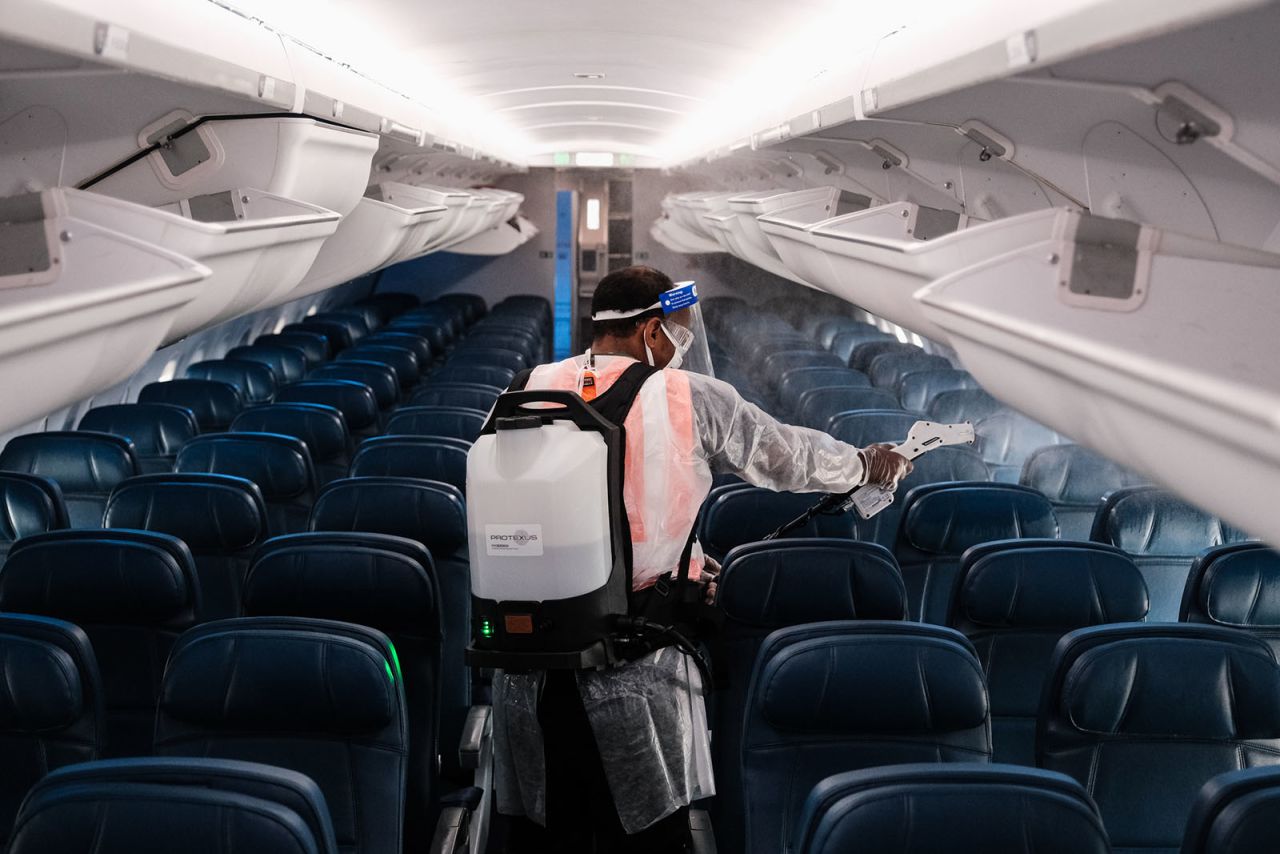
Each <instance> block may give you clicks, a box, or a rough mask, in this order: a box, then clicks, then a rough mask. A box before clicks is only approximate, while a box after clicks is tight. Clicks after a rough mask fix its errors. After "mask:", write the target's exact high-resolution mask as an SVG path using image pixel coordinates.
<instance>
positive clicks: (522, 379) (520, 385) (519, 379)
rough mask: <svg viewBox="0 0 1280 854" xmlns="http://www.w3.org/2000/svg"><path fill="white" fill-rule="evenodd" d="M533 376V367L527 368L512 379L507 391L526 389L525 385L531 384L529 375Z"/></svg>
mask: <svg viewBox="0 0 1280 854" xmlns="http://www.w3.org/2000/svg"><path fill="white" fill-rule="evenodd" d="M531 376H533V368H525V369H524V370H523V371H521V372H520V373H518V374H516V375H515V377H514V378H513V379H512V380H511V385H509V386H507V391H524V389H525V386H527V385H529V377H531Z"/></svg>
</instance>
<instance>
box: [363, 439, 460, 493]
mask: <svg viewBox="0 0 1280 854" xmlns="http://www.w3.org/2000/svg"><path fill="white" fill-rule="evenodd" d="M470 449H471V443H470V442H466V441H463V440H462V439H447V438H443V437H438V436H395V435H392V436H377V437H375V438H373V439H369V440H367V441H365V442H362V443H361V444H360V448H359V449H358V450H357V451H356V455H355V456H354V457H352V458H351V476H352V477H413V478H421V479H422V480H438V481H442V482H444V483H447V484H450V485H451V486H455V487H457V488H458V489H459V490H461V491H463V492H465V491H466V488H467V452H468V451H469V450H470Z"/></svg>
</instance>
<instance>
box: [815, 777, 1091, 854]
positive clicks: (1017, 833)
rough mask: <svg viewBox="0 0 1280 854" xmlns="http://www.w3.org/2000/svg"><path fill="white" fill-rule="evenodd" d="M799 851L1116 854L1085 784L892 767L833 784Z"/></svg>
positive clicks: (824, 789) (824, 786)
mask: <svg viewBox="0 0 1280 854" xmlns="http://www.w3.org/2000/svg"><path fill="white" fill-rule="evenodd" d="M799 837H800V842H799V844H798V845H797V846H796V847H795V850H796V851H797V852H798V854H846V852H851V851H866V852H876V854H926V852H927V854H995V852H1000V854H1015V852H1019V854H1029V852H1035V854H1109V852H1110V851H1111V843H1110V842H1109V841H1108V839H1107V831H1106V829H1105V828H1103V826H1102V819H1101V818H1100V817H1099V816H1098V808H1097V807H1095V806H1094V804H1093V801H1092V800H1090V798H1089V796H1088V795H1087V794H1085V791H1084V789H1083V788H1081V786H1080V784H1079V783H1077V782H1076V781H1075V780H1072V779H1071V778H1070V777H1067V776H1065V775H1063V774H1055V773H1053V772H1051V771H1037V770H1033V769H1031V768H1018V767H1015V766H1012V765H974V764H965V765H961V764H952V765H937V764H921V765H891V766H889V767H887V768H869V769H866V770H863V771H850V772H847V773H845V774H837V775H835V776H832V777H828V778H827V779H825V780H823V781H822V782H821V783H819V784H818V785H817V786H815V787H814V790H813V791H812V792H811V793H810V795H809V801H808V803H807V804H806V805H805V811H804V816H803V818H802V819H801V822H800V830H799Z"/></svg>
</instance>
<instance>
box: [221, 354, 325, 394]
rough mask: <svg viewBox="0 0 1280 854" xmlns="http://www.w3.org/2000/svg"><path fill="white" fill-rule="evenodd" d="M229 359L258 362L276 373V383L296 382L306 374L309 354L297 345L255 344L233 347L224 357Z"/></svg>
mask: <svg viewBox="0 0 1280 854" xmlns="http://www.w3.org/2000/svg"><path fill="white" fill-rule="evenodd" d="M223 358H225V359H227V360H229V361H238V362H257V363H258V364H260V365H266V366H267V367H268V368H270V369H271V373H273V374H274V375H275V381H276V385H278V386H280V385H288V384H289V383H296V382H297V381H298V380H300V379H302V378H303V377H304V376H306V373H307V356H306V354H305V353H304V352H302V350H300V349H298V348H297V347H288V346H285V345H283V344H253V345H250V346H243V347H232V348H231V349H230V350H228V351H227V353H226V355H225V356H224V357H223Z"/></svg>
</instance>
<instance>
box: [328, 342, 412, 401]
mask: <svg viewBox="0 0 1280 854" xmlns="http://www.w3.org/2000/svg"><path fill="white" fill-rule="evenodd" d="M349 360H355V361H358V362H374V363H377V364H381V365H386V366H387V367H389V368H391V370H392V371H393V372H395V375H396V380H397V381H398V382H399V383H400V388H401V389H410V388H413V387H414V386H416V385H417V384H418V379H419V377H420V375H421V374H422V370H421V366H420V365H419V364H418V356H417V354H416V353H415V352H414V351H413V350H411V349H409V348H408V347H399V346H396V345H394V344H378V343H373V344H366V343H365V342H363V341H361V342H360V343H359V344H357V345H356V346H354V347H352V348H351V349H350V350H343V351H342V352H341V353H339V354H338V361H339V362H343V361H349Z"/></svg>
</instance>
